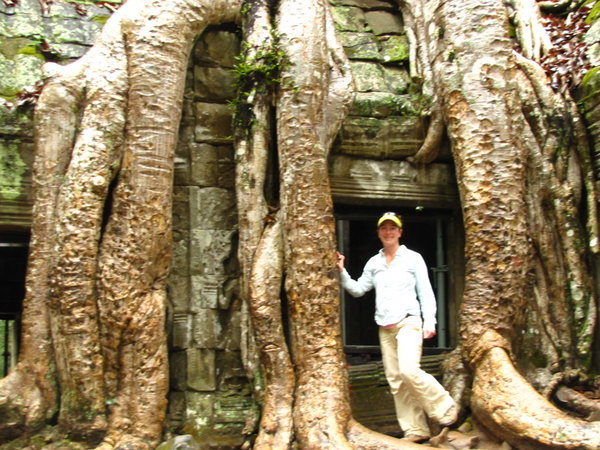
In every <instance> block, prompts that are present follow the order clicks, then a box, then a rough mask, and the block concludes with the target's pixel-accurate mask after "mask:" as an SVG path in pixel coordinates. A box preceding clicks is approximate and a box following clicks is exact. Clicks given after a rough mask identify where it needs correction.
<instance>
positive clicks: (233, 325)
mask: <svg viewBox="0 0 600 450" xmlns="http://www.w3.org/2000/svg"><path fill="white" fill-rule="evenodd" d="M241 317H242V313H241V311H231V312H230V314H229V316H228V318H227V321H226V322H225V323H224V324H223V327H222V328H223V330H224V332H223V333H222V338H221V342H220V343H219V345H218V347H217V348H220V349H224V350H240V347H241V342H240V339H241Z"/></svg>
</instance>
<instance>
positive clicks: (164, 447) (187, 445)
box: [156, 434, 202, 450]
mask: <svg viewBox="0 0 600 450" xmlns="http://www.w3.org/2000/svg"><path fill="white" fill-rule="evenodd" d="M156 450H202V445H201V444H200V443H199V442H198V441H197V440H196V439H194V436H192V435H191V434H183V435H179V436H175V437H174V438H173V439H169V440H167V441H165V442H162V443H161V444H160V445H159V446H158V447H156Z"/></svg>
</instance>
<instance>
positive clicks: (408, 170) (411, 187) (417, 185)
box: [329, 155, 459, 207]
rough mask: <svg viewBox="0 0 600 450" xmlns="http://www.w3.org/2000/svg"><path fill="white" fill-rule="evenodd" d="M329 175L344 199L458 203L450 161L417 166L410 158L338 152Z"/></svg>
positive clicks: (332, 160)
mask: <svg viewBox="0 0 600 450" xmlns="http://www.w3.org/2000/svg"><path fill="white" fill-rule="evenodd" d="M329 172H330V177H331V186H332V194H333V196H334V198H337V199H344V200H345V201H359V200H360V199H367V200H368V201H370V202H372V201H373V200H374V199H390V198H402V199H403V201H405V202H406V204H407V205H409V204H410V205H424V206H431V207H436V206H438V207H439V206H440V205H446V207H447V206H448V205H458V204H459V203H458V191H457V187H456V181H455V178H454V168H453V165H452V164H451V163H432V164H426V165H424V164H422V165H418V166H414V165H412V164H411V163H409V162H407V161H394V160H384V161H376V160H374V159H366V158H356V157H347V156H340V155H338V156H335V157H333V158H332V159H331V165H330V170H329Z"/></svg>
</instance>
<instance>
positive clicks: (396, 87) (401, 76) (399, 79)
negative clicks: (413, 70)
mask: <svg viewBox="0 0 600 450" xmlns="http://www.w3.org/2000/svg"><path fill="white" fill-rule="evenodd" d="M383 76H384V79H385V81H386V83H387V91H388V92H393V93H394V94H404V93H406V92H407V90H408V85H409V84H410V76H409V75H408V72H407V71H406V70H405V69H403V68H399V67H383Z"/></svg>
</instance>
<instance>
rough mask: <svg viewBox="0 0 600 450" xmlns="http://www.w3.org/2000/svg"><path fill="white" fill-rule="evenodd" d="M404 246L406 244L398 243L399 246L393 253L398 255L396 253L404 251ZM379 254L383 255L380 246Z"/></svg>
mask: <svg viewBox="0 0 600 450" xmlns="http://www.w3.org/2000/svg"><path fill="white" fill-rule="evenodd" d="M405 248H406V246H405V245H404V244H400V247H398V250H396V255H395V256H398V255H400V253H402V252H404V249H405ZM379 254H380V255H381V256H382V257H383V256H384V255H383V249H382V248H380V249H379Z"/></svg>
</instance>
